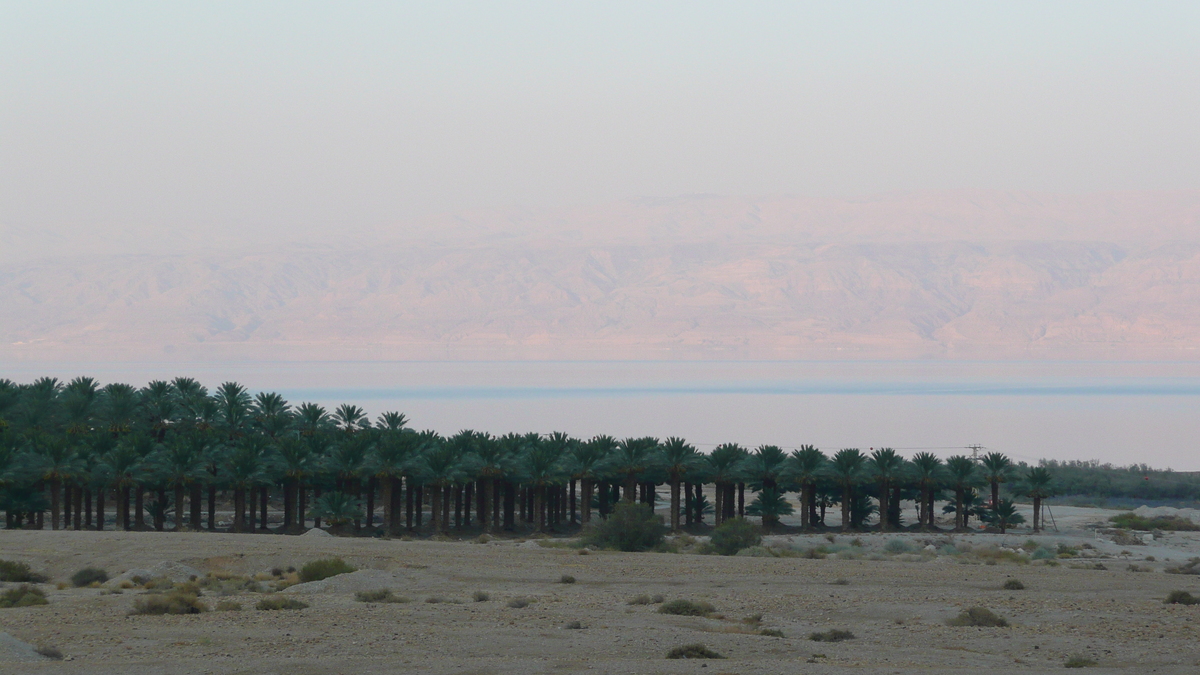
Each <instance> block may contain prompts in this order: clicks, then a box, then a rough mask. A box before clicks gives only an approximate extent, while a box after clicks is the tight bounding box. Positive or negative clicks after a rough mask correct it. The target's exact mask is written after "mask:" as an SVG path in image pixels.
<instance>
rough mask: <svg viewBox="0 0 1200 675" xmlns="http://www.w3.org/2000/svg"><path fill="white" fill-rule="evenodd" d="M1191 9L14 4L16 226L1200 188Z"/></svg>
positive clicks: (298, 227) (4, 23)
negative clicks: (693, 200)
mask: <svg viewBox="0 0 1200 675" xmlns="http://www.w3.org/2000/svg"><path fill="white" fill-rule="evenodd" d="M1196 82H1200V3H1195V2H1152V3H1147V2H1142V3H1134V2H1056V3H1044V2H1005V3H961V2H919V3H882V2H870V3H860V2H838V3H827V2H822V3H803V2H756V3H732V2H728V3H711V2H710V3H704V2H655V3H644V2H606V3H585V2H503V3H483V2H465V3H464V2H437V3H404V2H394V3H361V2H342V3H335V4H331V3H306V2H275V3H272V2H257V3H207V2H205V3H200V2H170V3H161V2H105V3H89V2H56V3H44V2H17V1H11V0H10V1H6V2H3V3H2V4H0V148H3V151H2V152H0V227H5V228H10V229H11V228H47V229H51V228H52V229H55V230H56V231H60V232H67V233H70V232H81V231H87V232H90V233H96V232H101V233H103V232H108V231H118V230H119V231H122V232H129V231H134V232H141V231H146V232H159V233H161V232H164V231H168V232H169V231H172V230H179V229H181V228H186V229H193V230H202V231H203V230H212V231H227V232H229V231H232V232H249V231H254V232H260V233H268V234H271V235H272V236H279V237H283V238H286V237H288V236H290V235H291V234H292V233H296V232H305V231H307V232H311V231H324V232H329V233H332V234H336V233H337V232H339V231H341V230H342V229H344V228H351V227H355V226H364V225H365V226H377V225H395V224H400V225H402V224H403V223H405V222H406V221H411V220H413V219H416V218H422V217H427V216H432V215H434V214H440V213H446V212H455V211H461V210H466V209H479V208H494V207H508V206H514V205H516V206H530V207H558V206H566V205H577V204H588V203H598V202H605V201H608V200H619V199H626V198H631V197H640V196H673V195H686V194H696V193H708V194H727V195H746V194H749V195H768V194H795V195H805V196H839V197H840V196H856V195H869V194H877V193H886V192H894V191H908V190H947V189H951V190H952V189H1000V190H1037V191H1051V192H1072V193H1076V192H1094V191H1107V190H1160V189H1161V190H1177V189H1195V188H1197V187H1198V186H1200V125H1197V124H1195V120H1196V119H1200V87H1197V86H1196Z"/></svg>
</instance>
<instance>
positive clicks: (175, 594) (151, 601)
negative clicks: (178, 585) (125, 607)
mask: <svg viewBox="0 0 1200 675" xmlns="http://www.w3.org/2000/svg"><path fill="white" fill-rule="evenodd" d="M207 611H208V605H206V604H204V603H203V602H202V601H201V600H200V598H198V597H196V596H195V595H194V594H192V593H184V592H182V591H171V592H170V593H155V594H153V595H147V596H146V597H144V598H138V599H137V600H135V601H134V603H133V611H131V612H130V614H134V615H159V614H200V613H201V612H207Z"/></svg>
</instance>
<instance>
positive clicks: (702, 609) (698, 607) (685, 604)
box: [658, 600, 717, 616]
mask: <svg viewBox="0 0 1200 675" xmlns="http://www.w3.org/2000/svg"><path fill="white" fill-rule="evenodd" d="M715 611H717V610H716V608H715V607H713V606H712V605H710V604H708V603H707V602H704V601H703V600H672V601H670V602H664V603H663V605H662V606H661V607H659V608H658V613H659V614H675V615H678V616H708V615H709V614H712V613H713V612H715Z"/></svg>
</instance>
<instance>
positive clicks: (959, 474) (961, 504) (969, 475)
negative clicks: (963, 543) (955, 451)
mask: <svg viewBox="0 0 1200 675" xmlns="http://www.w3.org/2000/svg"><path fill="white" fill-rule="evenodd" d="M946 473H947V474H948V476H949V479H950V487H952V488H953V489H954V529H955V530H963V529H966V526H967V518H966V515H967V511H966V507H965V503H966V500H965V495H966V493H967V490H970V489H972V488H973V487H975V485H977V484H978V482H979V472H978V467H977V466H976V465H975V461H974V460H972V459H971V458H970V457H966V456H964V455H955V456H954V457H951V458H949V459H947V460H946Z"/></svg>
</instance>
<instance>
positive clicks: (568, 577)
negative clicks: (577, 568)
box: [558, 574, 575, 584]
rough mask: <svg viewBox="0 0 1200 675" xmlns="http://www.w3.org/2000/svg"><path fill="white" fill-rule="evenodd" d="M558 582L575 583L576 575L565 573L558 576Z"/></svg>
mask: <svg viewBox="0 0 1200 675" xmlns="http://www.w3.org/2000/svg"><path fill="white" fill-rule="evenodd" d="M558 583H560V584H573V583H575V577H573V576H571V575H570V574H564V575H562V576H561V577H559V578H558Z"/></svg>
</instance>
